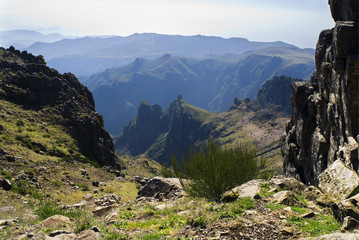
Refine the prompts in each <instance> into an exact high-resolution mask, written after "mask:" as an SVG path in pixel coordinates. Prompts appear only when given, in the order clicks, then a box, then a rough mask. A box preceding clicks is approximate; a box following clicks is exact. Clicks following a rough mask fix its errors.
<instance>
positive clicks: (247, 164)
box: [172, 141, 260, 201]
mask: <svg viewBox="0 0 359 240" xmlns="http://www.w3.org/2000/svg"><path fill="white" fill-rule="evenodd" d="M172 166H173V169H174V172H175V175H176V176H177V177H179V178H180V179H181V184H182V186H183V188H184V190H185V191H186V192H188V193H189V194H190V195H191V196H194V197H204V198H207V199H209V200H215V201H219V200H220V199H221V196H222V194H223V193H224V192H226V191H228V190H230V189H232V188H234V187H235V186H238V185H240V184H242V183H244V182H247V181H249V180H251V179H253V178H255V177H256V176H257V175H258V173H259V169H260V167H259V164H258V160H257V159H256V151H255V150H254V149H251V148H248V147H242V146H238V147H236V148H234V149H228V148H224V149H220V148H218V147H216V146H215V145H214V143H213V142H211V141H209V143H208V148H207V151H206V152H195V151H191V152H190V156H189V160H184V161H183V168H182V167H180V166H179V164H178V163H177V162H176V159H175V158H173V159H172ZM184 178H185V179H186V180H185V181H184V180H183V179H184Z"/></svg>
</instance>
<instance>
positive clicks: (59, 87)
mask: <svg viewBox="0 0 359 240" xmlns="http://www.w3.org/2000/svg"><path fill="white" fill-rule="evenodd" d="M0 71H1V77H0V99H2V100H6V101H9V102H11V103H14V104H18V105H21V106H22V107H23V108H25V109H31V110H35V111H38V112H43V113H44V114H45V115H46V116H47V117H48V118H49V119H50V120H49V121H51V123H53V124H59V125H62V126H64V127H65V128H66V129H67V131H68V132H69V133H70V134H71V135H72V136H73V138H74V139H76V140H77V142H78V147H79V149H80V150H81V152H82V153H83V154H84V155H85V156H86V157H87V158H89V159H90V160H91V161H95V162H97V163H99V164H100V165H109V166H113V167H118V165H117V163H116V156H115V155H114V151H113V143H112V140H111V137H110V135H109V134H108V133H107V132H106V130H105V129H104V127H103V118H102V116H101V115H100V114H98V113H97V112H96V111H95V103H94V100H93V97H92V94H91V92H90V91H89V90H88V89H87V88H86V87H85V86H83V85H82V84H81V83H80V82H79V81H78V80H77V78H76V77H75V76H74V75H72V74H70V73H66V74H60V73H59V72H57V71H56V70H55V69H50V68H49V67H47V66H46V63H45V61H44V60H43V58H42V56H37V57H35V56H33V55H32V54H29V53H27V52H26V51H23V52H20V51H19V50H15V49H14V48H13V47H10V48H9V49H8V50H5V49H4V48H0ZM38 147H40V148H41V146H38Z"/></svg>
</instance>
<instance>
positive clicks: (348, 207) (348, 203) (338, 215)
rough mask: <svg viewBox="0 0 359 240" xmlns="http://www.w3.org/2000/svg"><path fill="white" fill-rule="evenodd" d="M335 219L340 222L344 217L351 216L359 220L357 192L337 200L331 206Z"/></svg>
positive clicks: (358, 196)
mask: <svg viewBox="0 0 359 240" xmlns="http://www.w3.org/2000/svg"><path fill="white" fill-rule="evenodd" d="M331 208H332V211H333V214H334V217H335V219H337V220H338V221H340V222H343V221H344V218H345V217H348V216H349V217H352V218H354V219H356V220H357V221H359V194H357V195H355V196H354V197H351V198H349V199H346V200H343V201H341V202H337V203H335V204H333V205H332V206H331Z"/></svg>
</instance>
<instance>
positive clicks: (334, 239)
mask: <svg viewBox="0 0 359 240" xmlns="http://www.w3.org/2000/svg"><path fill="white" fill-rule="evenodd" d="M301 240H359V234H357V233H332V234H326V235H322V236H320V237H310V238H301Z"/></svg>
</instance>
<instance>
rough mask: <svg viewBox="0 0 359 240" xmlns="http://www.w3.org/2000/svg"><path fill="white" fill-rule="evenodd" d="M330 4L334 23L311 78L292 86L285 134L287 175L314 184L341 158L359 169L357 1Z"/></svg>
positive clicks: (326, 32) (322, 39)
mask: <svg viewBox="0 0 359 240" xmlns="http://www.w3.org/2000/svg"><path fill="white" fill-rule="evenodd" d="M329 2H330V7H331V12H332V16H333V18H334V20H335V21H336V23H335V27H334V28H333V29H331V30H324V31H322V32H321V34H320V36H319V40H318V43H317V47H316V53H315V61H316V71H315V72H314V73H313V75H312V78H311V80H310V82H300V83H294V84H292V99H291V104H292V113H293V115H292V118H291V121H290V122H289V123H288V125H287V128H286V134H285V135H284V136H283V138H282V155H283V157H284V170H285V173H286V175H287V176H291V177H295V178H297V179H300V180H302V181H303V182H304V183H311V184H314V185H317V184H318V176H319V175H320V174H321V173H322V172H323V171H324V170H325V169H326V168H327V167H328V166H329V165H331V164H332V163H333V162H334V161H335V160H337V159H340V160H342V161H343V162H344V164H345V165H346V166H348V167H349V168H351V169H353V170H354V171H355V172H358V171H359V158H358V151H359V150H358V141H359V139H358V134H359V131H358V130H359V129H358V128H359V112H358V109H359V97H358V96H359V86H358V79H359V58H358V33H359V29H358V26H359V24H358V15H359V11H358V1H357V0H345V1H340V0H330V1H329Z"/></svg>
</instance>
